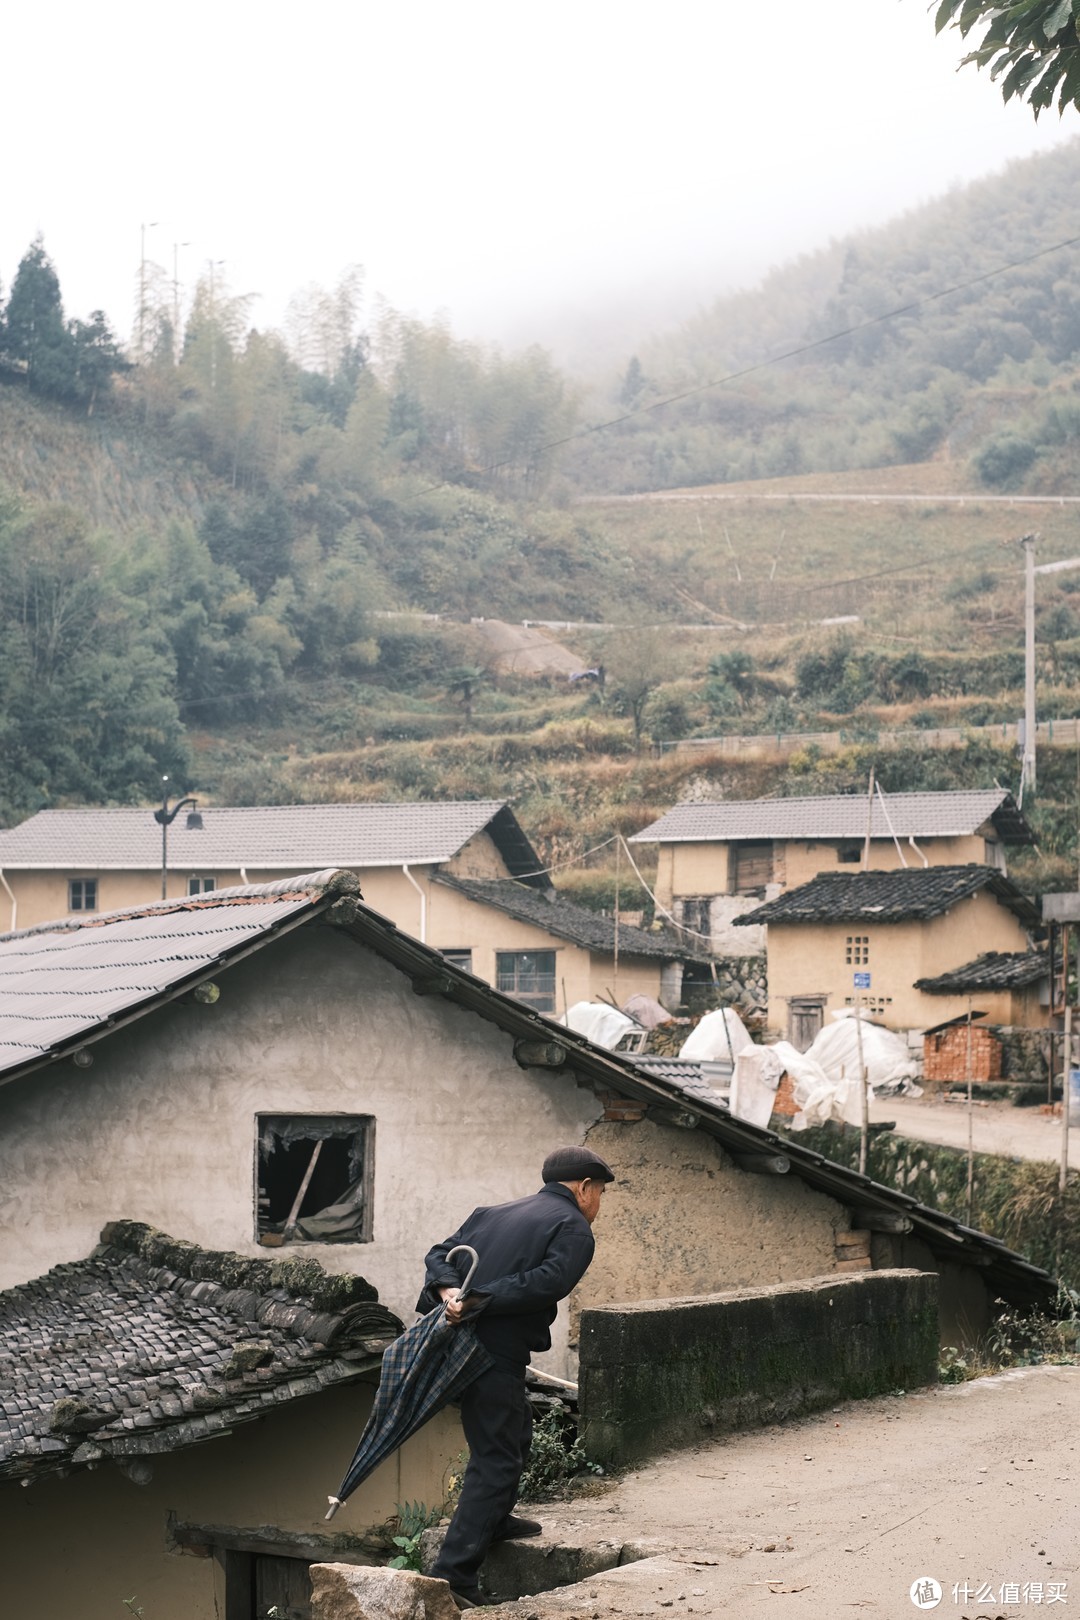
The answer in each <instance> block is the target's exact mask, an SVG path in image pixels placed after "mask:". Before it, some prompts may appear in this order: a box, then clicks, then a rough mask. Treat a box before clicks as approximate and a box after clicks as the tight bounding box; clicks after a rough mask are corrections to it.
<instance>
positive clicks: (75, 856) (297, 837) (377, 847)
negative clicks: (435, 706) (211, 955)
mask: <svg viewBox="0 0 1080 1620" xmlns="http://www.w3.org/2000/svg"><path fill="white" fill-rule="evenodd" d="M199 813H200V815H201V816H202V822H203V825H202V828H201V829H197V828H194V829H193V828H189V827H188V826H187V815H186V813H185V812H184V811H181V812H180V814H179V815H178V816H177V818H176V820H175V821H174V822H173V823H172V825H171V826H170V828H169V834H168V845H169V866H170V868H172V869H173V870H174V871H191V872H215V871H221V870H233V871H235V870H238V869H239V868H240V867H245V868H246V867H251V868H252V869H253V870H257V871H265V870H267V869H269V870H274V869H275V868H281V867H284V868H285V869H286V870H289V869H295V870H296V871H299V872H313V871H316V870H318V869H321V868H324V867H331V866H340V867H360V866H402V865H404V864H414V863H415V864H416V865H419V866H422V865H425V864H427V863H431V862H439V861H448V860H450V858H451V857H452V856H454V855H456V854H457V852H458V850H460V849H462V848H463V847H464V845H465V844H467V843H468V842H469V840H470V838H474V837H475V836H476V834H477V833H479V832H483V831H484V829H485V828H487V827H488V826H489V824H491V823H492V822H497V826H496V827H495V828H493V829H492V836H493V837H495V838H496V841H497V842H499V843H500V844H502V843H505V844H506V845H507V851H506V852H504V853H505V854H506V855H507V856H510V855H512V856H513V859H510V858H508V862H507V863H508V865H509V867H510V870H511V871H513V872H515V873H521V872H524V871H525V870H526V869H529V868H535V867H539V866H541V865H542V864H543V863H542V862H541V861H540V860H539V859H537V857H536V853H535V851H534V850H533V849H532V846H531V845H530V844H529V842H528V840H527V839H526V838H525V834H524V833H523V832H522V830H521V827H520V826H519V825H518V823H517V821H516V819H515V818H514V815H513V812H512V811H511V810H510V809H509V807H508V806H507V805H506V804H505V802H504V801H503V800H501V799H475V800H454V801H451V802H449V803H445V804H434V803H433V804H415V803H414V804H280V805H254V806H246V807H242V808H239V809H236V808H233V809H216V808H214V807H212V806H207V807H206V808H205V809H202V808H201V809H200V812H199ZM515 833H516V836H514V835H515ZM515 846H516V847H515ZM160 866H161V828H160V826H159V825H158V824H157V823H156V822H155V820H154V811H153V809H152V808H150V809H141V810H139V809H135V810H132V809H121V810H97V809H78V810H39V811H38V813H37V815H36V816H31V817H30V819H29V820H28V821H24V822H22V823H21V824H20V825H19V826H18V827H12V828H9V829H8V830H7V831H6V832H0V869H2V868H7V869H8V870H10V871H19V870H21V869H26V868H40V867H46V868H50V869H54V868H63V869H64V870H70V871H79V870H83V871H88V872H106V871H156V870H158V869H159V868H160Z"/></svg>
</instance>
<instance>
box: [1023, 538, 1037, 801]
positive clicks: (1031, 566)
mask: <svg viewBox="0 0 1080 1620" xmlns="http://www.w3.org/2000/svg"><path fill="white" fill-rule="evenodd" d="M1038 538H1039V536H1038V535H1037V534H1022V535H1021V536H1020V544H1021V545H1022V546H1023V548H1024V573H1025V581H1024V584H1025V590H1024V753H1023V763H1022V765H1021V769H1020V803H1021V804H1024V803H1025V800H1026V798H1033V797H1034V795H1035V542H1036V541H1037V540H1038Z"/></svg>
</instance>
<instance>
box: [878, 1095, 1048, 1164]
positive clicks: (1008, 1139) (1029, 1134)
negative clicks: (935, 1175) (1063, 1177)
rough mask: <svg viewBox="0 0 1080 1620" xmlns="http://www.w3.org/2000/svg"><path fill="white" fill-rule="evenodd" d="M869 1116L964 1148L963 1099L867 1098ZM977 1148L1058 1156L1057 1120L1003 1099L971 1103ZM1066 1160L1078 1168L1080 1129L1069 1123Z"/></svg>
mask: <svg viewBox="0 0 1080 1620" xmlns="http://www.w3.org/2000/svg"><path fill="white" fill-rule="evenodd" d="M870 1118H871V1120H872V1121H873V1120H895V1121H896V1129H897V1132H898V1133H899V1134H900V1135H901V1136H910V1137H914V1138H915V1140H916V1141H919V1142H937V1143H939V1144H940V1145H942V1146H943V1147H958V1148H964V1149H966V1148H967V1145H968V1118H967V1104H966V1102H956V1103H947V1102H940V1101H933V1102H932V1101H930V1100H929V1098H928V1097H925V1096H924V1097H883V1098H882V1099H881V1100H880V1101H875V1102H872V1103H871V1104H870ZM972 1123H973V1128H974V1145H975V1151H976V1153H1003V1154H1005V1155H1007V1156H1008V1157H1011V1158H1020V1159H1045V1160H1049V1161H1052V1162H1053V1163H1055V1164H1057V1163H1060V1160H1061V1120H1060V1119H1054V1118H1053V1117H1052V1116H1050V1115H1049V1114H1040V1113H1039V1111H1038V1109H1037V1108H1015V1107H1014V1106H1013V1105H1012V1103H1007V1102H985V1103H980V1102H977V1103H975V1105H974V1107H973V1109H972ZM1069 1163H1070V1164H1071V1165H1074V1166H1076V1167H1077V1168H1080V1129H1078V1128H1077V1127H1076V1126H1071V1127H1070V1129H1069Z"/></svg>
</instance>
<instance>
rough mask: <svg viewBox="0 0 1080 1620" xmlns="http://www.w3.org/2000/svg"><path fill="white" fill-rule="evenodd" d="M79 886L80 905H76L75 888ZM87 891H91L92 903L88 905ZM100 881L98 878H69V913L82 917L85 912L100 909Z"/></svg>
mask: <svg viewBox="0 0 1080 1620" xmlns="http://www.w3.org/2000/svg"><path fill="white" fill-rule="evenodd" d="M76 884H78V885H79V889H80V899H79V904H78V905H76V904H75V886H76ZM87 890H89V891H90V903H89V904H87ZM98 898H99V896H98V880H97V878H96V877H73V878H68V911H69V912H71V913H73V914H76V913H77V914H78V915H79V916H82V915H83V914H84V913H85V912H88V911H96V910H97V909H98Z"/></svg>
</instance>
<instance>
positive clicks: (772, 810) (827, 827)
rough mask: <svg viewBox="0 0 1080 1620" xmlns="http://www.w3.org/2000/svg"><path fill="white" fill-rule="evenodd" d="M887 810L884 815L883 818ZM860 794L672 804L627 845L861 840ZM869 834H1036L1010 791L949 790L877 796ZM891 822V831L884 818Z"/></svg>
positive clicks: (1018, 838)
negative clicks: (987, 829)
mask: <svg viewBox="0 0 1080 1620" xmlns="http://www.w3.org/2000/svg"><path fill="white" fill-rule="evenodd" d="M886 811H887V812H888V815H887V817H886ZM867 819H868V818H867V802H866V796H865V794H861V793H832V794H827V795H820V796H817V797H811V798H803V799H725V800H722V801H720V802H715V803H709V804H677V805H675V807H674V809H672V810H669V811H668V813H667V815H664V816H661V817H660V820H659V821H654V822H653V823H652V825H651V826H649V827H646V828H645V829H644V831H643V832H639V833H635V834H634V836H633V838H631V840H630V842H631V843H632V844H635V843H636V844H650V843H656V844H697V843H712V842H726V841H727V840H729V839H750V840H754V839H766V838H794V839H800V838H805V839H811V840H812V839H816V838H829V839H832V838H846V839H853V840H858V841H859V842H860V843H861V842H862V840H863V839H865V837H866V826H867ZM869 820H870V836H871V837H872V838H891V837H892V835H893V833H894V832H895V834H896V836H897V837H898V838H962V837H965V836H968V835H970V834H972V833H975V832H978V830H979V828H980V827H982V826H983V825H984V824H985V823H986V822H988V821H992V822H993V823H994V827H995V829H996V831H997V834H998V837H1000V838H1001V839H1002V840H1003V841H1004V842H1005V843H1008V844H1031V843H1034V841H1035V837H1034V834H1033V833H1032V831H1031V828H1030V827H1029V826H1028V824H1027V822H1026V821H1025V820H1024V817H1023V815H1022V814H1021V812H1020V811H1019V810H1018V809H1017V806H1016V803H1015V801H1014V799H1013V797H1012V795H1011V794H1009V793H1006V792H1004V791H1003V790H1002V789H1001V788H985V789H977V790H971V791H967V790H964V791H958V792H955V793H889V794H886V796H885V802H884V806H883V805H882V802H881V799H880V798H875V800H874V805H873V810H872V811H871V814H870V818H869ZM890 822H891V823H892V827H891V828H890V826H889V823H890Z"/></svg>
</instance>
